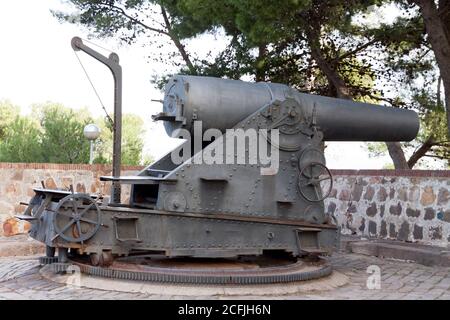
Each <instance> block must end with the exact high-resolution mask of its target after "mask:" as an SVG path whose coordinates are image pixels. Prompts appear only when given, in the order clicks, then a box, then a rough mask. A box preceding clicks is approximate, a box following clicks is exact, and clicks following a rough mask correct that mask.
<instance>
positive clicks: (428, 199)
mask: <svg viewBox="0 0 450 320" xmlns="http://www.w3.org/2000/svg"><path fill="white" fill-rule="evenodd" d="M435 200H436V195H435V194H434V192H433V187H430V186H427V187H425V189H424V190H423V192H422V196H421V197H420V203H421V204H422V205H423V206H429V205H431V204H433V203H434V201H435Z"/></svg>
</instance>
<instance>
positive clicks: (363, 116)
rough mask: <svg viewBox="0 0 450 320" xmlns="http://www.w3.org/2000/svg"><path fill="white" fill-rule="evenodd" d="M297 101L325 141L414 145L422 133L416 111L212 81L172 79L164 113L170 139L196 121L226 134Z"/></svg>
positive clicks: (272, 87)
mask: <svg viewBox="0 0 450 320" xmlns="http://www.w3.org/2000/svg"><path fill="white" fill-rule="evenodd" d="M287 97H289V98H294V99H295V100H296V101H297V102H298V103H299V104H300V105H301V107H302V109H303V110H304V112H305V114H306V115H313V114H314V116H315V119H316V124H317V126H318V127H319V129H320V130H321V131H322V132H323V134H324V140H326V141H410V140H412V139H414V138H415V136H416V135H417V132H418V130H419V118H418V116H417V114H416V113H415V112H414V111H411V110H404V109H397V108H391V107H385V106H378V105H374V104H368V103H360V102H354V101H350V100H345V99H336V98H329V97H323V96H317V95H311V94H305V93H301V92H299V91H297V90H295V89H293V88H291V87H288V86H286V85H283V84H277V83H265V82H258V83H250V82H244V81H240V80H228V79H220V78H213V77H198V76H181V75H176V76H174V77H172V78H171V79H170V80H169V82H168V84H167V85H166V88H165V96H164V102H163V112H162V113H161V114H159V115H157V116H155V119H159V120H164V125H165V128H166V131H167V133H168V134H169V135H172V133H173V132H174V131H175V130H176V129H178V128H184V129H187V130H189V131H192V123H193V121H194V120H201V121H202V128H203V130H207V129H209V128H216V129H219V130H221V131H222V132H224V131H225V130H226V129H230V128H233V126H234V125H235V124H237V123H238V122H240V121H242V120H243V119H245V118H246V117H248V116H250V115H251V114H253V113H254V112H256V111H257V110H259V109H260V108H262V107H263V106H265V105H266V104H268V103H270V102H271V101H273V100H280V101H282V100H284V99H286V98H287Z"/></svg>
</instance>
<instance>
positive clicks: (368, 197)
mask: <svg viewBox="0 0 450 320" xmlns="http://www.w3.org/2000/svg"><path fill="white" fill-rule="evenodd" d="M374 195H375V189H374V188H373V187H371V186H367V188H366V193H365V194H364V199H365V200H369V201H372V199H373V196H374Z"/></svg>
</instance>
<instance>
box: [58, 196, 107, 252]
mask: <svg viewBox="0 0 450 320" xmlns="http://www.w3.org/2000/svg"><path fill="white" fill-rule="evenodd" d="M53 226H54V228H55V233H56V236H55V238H57V237H61V238H62V239H64V240H66V241H68V242H77V243H78V242H81V243H83V242H84V241H86V240H88V239H90V238H92V237H93V236H94V234H95V233H96V232H97V231H98V229H99V228H100V208H99V207H98V205H97V203H96V202H95V200H94V199H92V198H91V197H90V196H89V195H87V194H83V193H75V194H70V195H68V196H66V197H64V198H62V199H61V200H60V201H59V203H58V205H57V206H56V209H55V213H54V215H53ZM55 238H54V239H55Z"/></svg>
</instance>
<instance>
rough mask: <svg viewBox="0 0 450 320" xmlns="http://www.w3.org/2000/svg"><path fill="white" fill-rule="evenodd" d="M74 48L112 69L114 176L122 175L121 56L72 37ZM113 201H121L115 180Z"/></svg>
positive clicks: (112, 194)
mask: <svg viewBox="0 0 450 320" xmlns="http://www.w3.org/2000/svg"><path fill="white" fill-rule="evenodd" d="M71 44H72V48H73V50H75V51H78V50H81V51H83V52H85V53H86V54H88V55H90V56H91V57H93V58H94V59H96V60H97V61H99V62H101V63H103V64H104V65H105V66H107V67H108V68H109V70H111V73H112V75H113V78H114V124H113V172H112V175H113V176H114V177H119V176H120V165H121V153H122V151H121V150H122V67H121V66H120V64H119V56H118V55H117V54H116V53H114V52H112V53H111V54H110V55H109V57H105V56H104V55H102V54H100V53H98V52H97V51H95V50H93V49H92V48H90V47H88V46H87V45H85V44H84V43H83V41H82V40H81V38H79V37H73V38H72V42H71ZM111 203H120V183H117V182H113V187H112V188H111Z"/></svg>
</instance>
